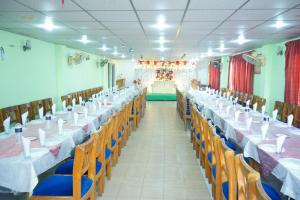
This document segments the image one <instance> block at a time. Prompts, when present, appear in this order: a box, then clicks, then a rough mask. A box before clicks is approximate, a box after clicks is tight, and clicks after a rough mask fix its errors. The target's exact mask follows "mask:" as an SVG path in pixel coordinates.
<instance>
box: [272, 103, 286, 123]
mask: <svg viewBox="0 0 300 200" xmlns="http://www.w3.org/2000/svg"><path fill="white" fill-rule="evenodd" d="M283 104H284V103H283V102H281V101H275V105H274V110H276V109H277V110H278V113H277V118H278V116H279V120H280V121H281V115H282V110H283Z"/></svg>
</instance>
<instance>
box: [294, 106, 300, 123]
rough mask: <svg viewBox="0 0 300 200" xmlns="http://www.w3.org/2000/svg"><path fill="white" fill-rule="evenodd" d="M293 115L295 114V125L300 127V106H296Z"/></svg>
mask: <svg viewBox="0 0 300 200" xmlns="http://www.w3.org/2000/svg"><path fill="white" fill-rule="evenodd" d="M293 115H294V121H293V125H294V126H295V127H297V128H300V106H296V107H295V109H294V113H293Z"/></svg>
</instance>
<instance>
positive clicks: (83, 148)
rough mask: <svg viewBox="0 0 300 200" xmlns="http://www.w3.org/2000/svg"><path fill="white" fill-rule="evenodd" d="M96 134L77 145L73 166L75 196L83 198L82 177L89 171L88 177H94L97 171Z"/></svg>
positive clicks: (75, 197)
mask: <svg viewBox="0 0 300 200" xmlns="http://www.w3.org/2000/svg"><path fill="white" fill-rule="evenodd" d="M95 137H97V136H95V135H93V136H91V138H90V139H89V140H87V141H86V142H84V143H83V144H80V145H78V146H76V149H75V158H74V167H73V197H74V199H81V188H82V187H81V177H82V176H83V175H84V174H85V173H86V172H88V177H89V178H90V179H92V180H93V179H94V177H95V172H96V169H95V168H96V163H95V162H96V159H95V155H96V152H95V150H96V139H95Z"/></svg>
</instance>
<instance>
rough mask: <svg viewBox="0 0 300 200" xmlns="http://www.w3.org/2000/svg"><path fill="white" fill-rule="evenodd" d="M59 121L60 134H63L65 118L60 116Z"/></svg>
mask: <svg viewBox="0 0 300 200" xmlns="http://www.w3.org/2000/svg"><path fill="white" fill-rule="evenodd" d="M57 123H58V134H59V135H61V134H62V131H63V124H64V120H63V119H61V118H59V119H58V120H57Z"/></svg>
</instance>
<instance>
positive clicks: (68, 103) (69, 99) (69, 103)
mask: <svg viewBox="0 0 300 200" xmlns="http://www.w3.org/2000/svg"><path fill="white" fill-rule="evenodd" d="M61 101H66V106H72V97H71V95H64V96H61Z"/></svg>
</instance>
